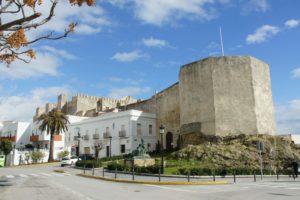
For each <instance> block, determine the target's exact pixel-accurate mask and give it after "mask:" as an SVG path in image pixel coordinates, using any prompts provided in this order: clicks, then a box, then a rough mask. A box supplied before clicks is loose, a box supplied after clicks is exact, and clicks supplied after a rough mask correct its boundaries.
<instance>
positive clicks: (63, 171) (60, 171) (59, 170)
mask: <svg viewBox="0 0 300 200" xmlns="http://www.w3.org/2000/svg"><path fill="white" fill-rule="evenodd" d="M53 171H54V172H56V173H62V174H63V173H66V171H65V170H62V169H55V170H53Z"/></svg>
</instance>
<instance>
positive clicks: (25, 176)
mask: <svg viewBox="0 0 300 200" xmlns="http://www.w3.org/2000/svg"><path fill="white" fill-rule="evenodd" d="M19 176H21V177H23V178H27V177H28V176H27V175H25V174H19Z"/></svg>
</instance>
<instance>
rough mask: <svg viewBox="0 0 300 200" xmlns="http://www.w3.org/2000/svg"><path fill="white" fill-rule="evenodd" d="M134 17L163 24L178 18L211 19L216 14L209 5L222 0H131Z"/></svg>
mask: <svg viewBox="0 0 300 200" xmlns="http://www.w3.org/2000/svg"><path fill="white" fill-rule="evenodd" d="M131 2H133V4H134V5H133V7H134V13H135V16H136V18H138V19H139V20H141V21H142V22H144V23H146V24H152V25H158V26H160V25H163V24H166V23H174V22H176V21H177V20H180V19H184V18H185V19H190V20H191V19H197V20H211V19H213V18H215V17H216V16H217V13H216V10H215V9H214V8H212V7H211V6H212V5H213V4H216V3H227V1H222V0H184V1H183V0H151V1H144V0H133V1H131Z"/></svg>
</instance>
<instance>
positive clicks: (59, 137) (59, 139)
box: [53, 135, 62, 142]
mask: <svg viewBox="0 0 300 200" xmlns="http://www.w3.org/2000/svg"><path fill="white" fill-rule="evenodd" d="M53 141H55V142H58V141H62V135H54V137H53Z"/></svg>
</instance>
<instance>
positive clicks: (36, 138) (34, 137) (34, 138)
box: [30, 135, 39, 142]
mask: <svg viewBox="0 0 300 200" xmlns="http://www.w3.org/2000/svg"><path fill="white" fill-rule="evenodd" d="M37 141H39V135H31V136H30V142H37Z"/></svg>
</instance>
